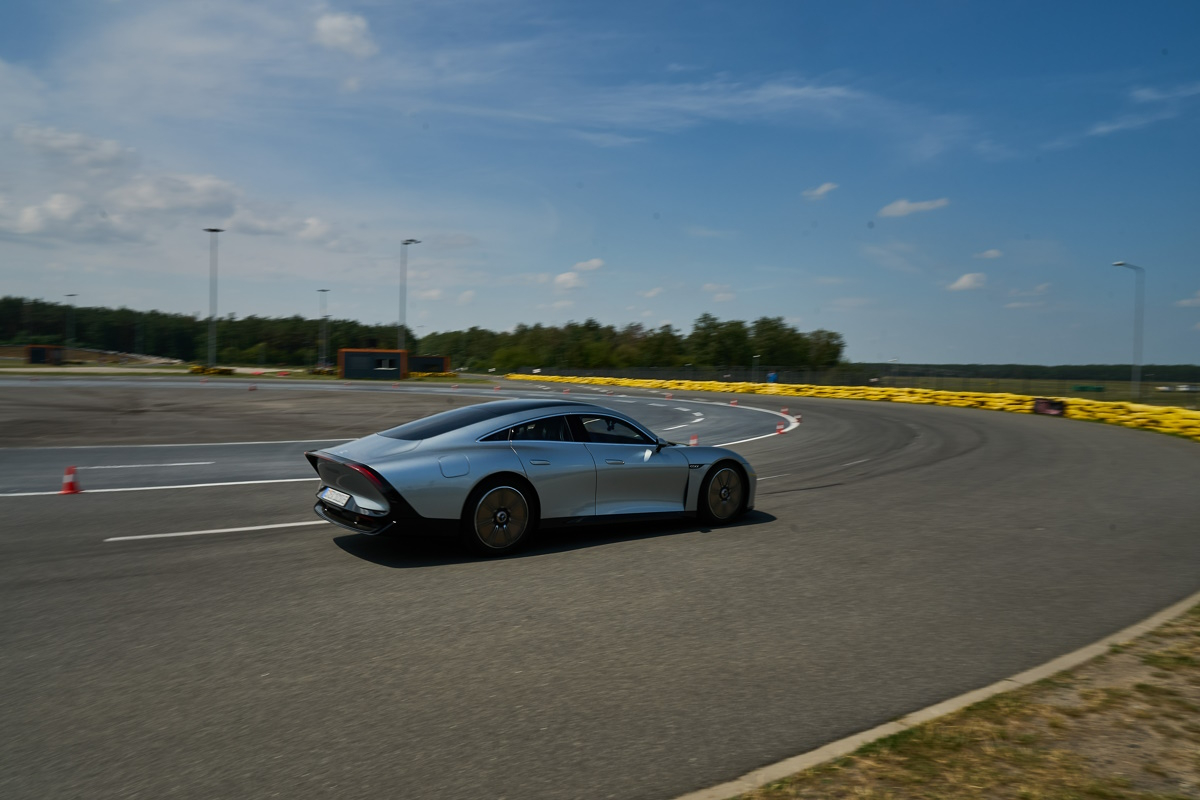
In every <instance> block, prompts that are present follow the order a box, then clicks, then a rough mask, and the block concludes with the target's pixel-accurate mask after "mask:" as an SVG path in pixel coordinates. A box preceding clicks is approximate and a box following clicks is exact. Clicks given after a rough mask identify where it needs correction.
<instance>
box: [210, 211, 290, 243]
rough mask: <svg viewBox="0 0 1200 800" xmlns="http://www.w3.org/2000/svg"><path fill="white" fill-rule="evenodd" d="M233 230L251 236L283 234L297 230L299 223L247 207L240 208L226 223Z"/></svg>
mask: <svg viewBox="0 0 1200 800" xmlns="http://www.w3.org/2000/svg"><path fill="white" fill-rule="evenodd" d="M225 227H227V228H228V229H229V230H231V231H237V232H238V233H246V234H249V235H251V236H282V235H284V234H286V233H291V232H292V231H294V230H296V229H297V228H298V227H299V225H298V224H297V223H296V222H295V221H294V220H291V219H288V218H286V217H269V216H259V215H258V214H255V213H254V212H252V211H249V210H248V209H245V208H239V209H238V210H237V211H235V212H234V214H233V216H232V217H231V218H230V219H229V221H228V222H226V223H225Z"/></svg>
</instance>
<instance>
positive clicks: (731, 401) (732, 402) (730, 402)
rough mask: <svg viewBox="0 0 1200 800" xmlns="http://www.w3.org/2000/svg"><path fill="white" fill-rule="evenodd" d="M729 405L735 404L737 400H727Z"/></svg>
mask: <svg viewBox="0 0 1200 800" xmlns="http://www.w3.org/2000/svg"><path fill="white" fill-rule="evenodd" d="M729 405H731V406H736V405H737V400H730V401H729Z"/></svg>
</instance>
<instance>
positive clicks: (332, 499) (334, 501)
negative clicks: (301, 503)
mask: <svg viewBox="0 0 1200 800" xmlns="http://www.w3.org/2000/svg"><path fill="white" fill-rule="evenodd" d="M321 499H322V500H324V501H325V502H326V503H329V504H330V505H335V506H337V507H338V508H341V507H342V506H344V505H346V501H347V500H349V499H350V495H348V494H346V493H345V492H339V491H338V490H337V489H333V488H330V487H328V486H326V487H325V488H324V489H323V490H322V491H321Z"/></svg>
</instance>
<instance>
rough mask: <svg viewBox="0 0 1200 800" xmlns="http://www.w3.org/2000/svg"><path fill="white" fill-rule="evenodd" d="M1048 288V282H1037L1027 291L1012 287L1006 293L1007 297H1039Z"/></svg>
mask: <svg viewBox="0 0 1200 800" xmlns="http://www.w3.org/2000/svg"><path fill="white" fill-rule="evenodd" d="M1049 289H1050V284H1048V283H1039V284H1038V285H1037V286H1035V287H1033V288H1032V289H1029V290H1028V291H1026V290H1022V289H1013V290H1012V291H1010V292H1009V293H1008V295H1009V297H1040V296H1041V295H1044V294H1045V293H1046V292H1047V291H1049Z"/></svg>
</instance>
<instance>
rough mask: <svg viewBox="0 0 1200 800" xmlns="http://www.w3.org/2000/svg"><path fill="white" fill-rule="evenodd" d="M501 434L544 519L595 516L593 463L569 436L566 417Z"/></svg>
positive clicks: (539, 420) (586, 451)
mask: <svg viewBox="0 0 1200 800" xmlns="http://www.w3.org/2000/svg"><path fill="white" fill-rule="evenodd" d="M495 435H496V434H493V436H495ZM502 435H506V436H507V438H508V441H509V444H510V445H511V446H512V449H513V450H514V451H516V454H517V456H518V457H519V458H520V459H521V466H522V467H524V469H525V475H526V477H528V478H529V482H530V483H532V484H533V488H534V489H535V490H536V491H537V495H538V500H539V501H540V503H541V507H542V519H543V520H555V519H570V518H576V517H591V516H593V515H595V513H596V464H595V461H594V460H593V459H592V455H591V453H590V452H588V449H587V446H586V445H584V444H583V443H582V442H577V441H575V439H574V437H573V436H572V435H571V430H570V427H569V426H568V424H567V419H566V417H564V416H562V415H556V416H549V417H543V418H542V419H536V420H530V421H528V422H523V423H521V424H520V425H514V426H513V427H511V428H509V429H508V431H507V432H506V433H505V434H502ZM489 438H491V437H489Z"/></svg>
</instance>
